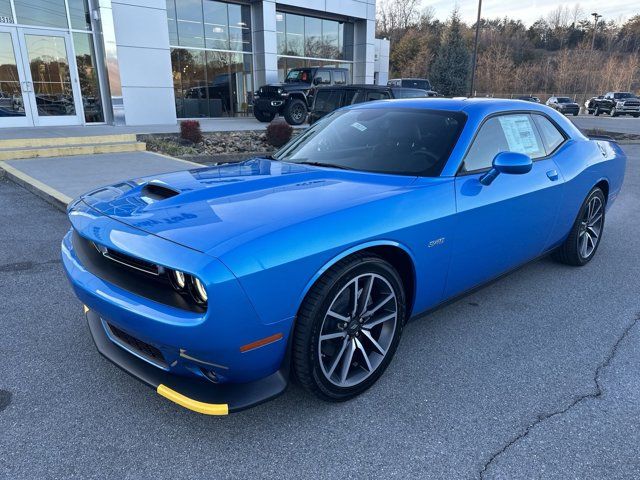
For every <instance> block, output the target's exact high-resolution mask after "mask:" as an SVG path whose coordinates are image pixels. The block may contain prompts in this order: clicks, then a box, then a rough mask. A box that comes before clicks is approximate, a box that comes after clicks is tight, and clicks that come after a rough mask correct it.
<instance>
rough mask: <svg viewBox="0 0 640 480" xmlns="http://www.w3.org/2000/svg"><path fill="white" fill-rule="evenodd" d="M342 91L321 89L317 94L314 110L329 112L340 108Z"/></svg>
mask: <svg viewBox="0 0 640 480" xmlns="http://www.w3.org/2000/svg"><path fill="white" fill-rule="evenodd" d="M341 101H342V92H341V91H339V90H321V91H319V92H318V93H317V94H316V99H315V103H314V110H315V111H316V112H323V113H329V112H333V111H334V110H335V109H337V108H340V107H341V106H342V105H341Z"/></svg>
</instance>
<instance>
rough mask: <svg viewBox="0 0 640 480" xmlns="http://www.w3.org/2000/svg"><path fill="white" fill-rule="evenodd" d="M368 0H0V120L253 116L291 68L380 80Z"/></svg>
mask: <svg viewBox="0 0 640 480" xmlns="http://www.w3.org/2000/svg"><path fill="white" fill-rule="evenodd" d="M375 7H376V5H375V0H282V1H278V2H273V1H269V0H258V1H247V2H222V1H217V0H0V128H2V127H16V126H22V127H33V126H48V125H85V124H86V125H89V124H105V123H106V124H115V125H158V124H175V123H176V121H177V120H178V119H181V118H212V117H232V116H245V115H251V114H252V113H251V101H252V92H253V91H255V90H256V89H257V88H258V87H260V86H261V85H264V84H266V83H273V82H278V81H282V80H283V79H284V76H285V75H286V72H287V71H288V70H289V69H291V68H296V67H310V66H335V67H343V68H347V69H348V71H349V75H350V76H351V81H352V82H353V83H374V82H375V83H386V80H387V75H388V74H387V72H388V56H389V42H388V41H387V40H379V39H376V38H375Z"/></svg>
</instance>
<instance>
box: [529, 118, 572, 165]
mask: <svg viewBox="0 0 640 480" xmlns="http://www.w3.org/2000/svg"><path fill="white" fill-rule="evenodd" d="M532 118H533V121H534V122H535V124H536V126H537V127H538V131H539V132H540V137H541V138H542V143H543V144H544V149H545V151H546V153H547V155H551V154H552V153H553V152H555V151H556V150H557V149H558V147H559V146H560V145H562V143H564V141H565V136H564V134H562V133H561V132H560V130H558V128H557V127H556V126H555V125H554V124H553V123H551V121H549V119H548V118H546V117H544V116H542V115H532Z"/></svg>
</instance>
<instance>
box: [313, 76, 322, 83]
mask: <svg viewBox="0 0 640 480" xmlns="http://www.w3.org/2000/svg"><path fill="white" fill-rule="evenodd" d="M321 83H322V78H320V77H316V78H314V79H313V84H314V85H320V84H321Z"/></svg>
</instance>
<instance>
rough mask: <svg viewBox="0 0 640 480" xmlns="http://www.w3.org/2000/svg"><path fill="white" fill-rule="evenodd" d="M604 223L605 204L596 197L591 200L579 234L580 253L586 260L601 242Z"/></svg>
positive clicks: (581, 222)
mask: <svg viewBox="0 0 640 480" xmlns="http://www.w3.org/2000/svg"><path fill="white" fill-rule="evenodd" d="M603 222H604V204H603V203H602V199H601V198H600V197H598V196H594V197H592V198H591V200H589V203H588V204H587V208H586V209H585V212H584V214H583V216H582V220H581V221H580V230H579V232H578V252H579V253H580V256H581V257H582V258H584V259H586V258H589V257H590V256H591V254H592V253H593V252H594V251H595V249H596V247H597V246H598V242H599V241H600V235H601V233H602V225H603Z"/></svg>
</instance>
